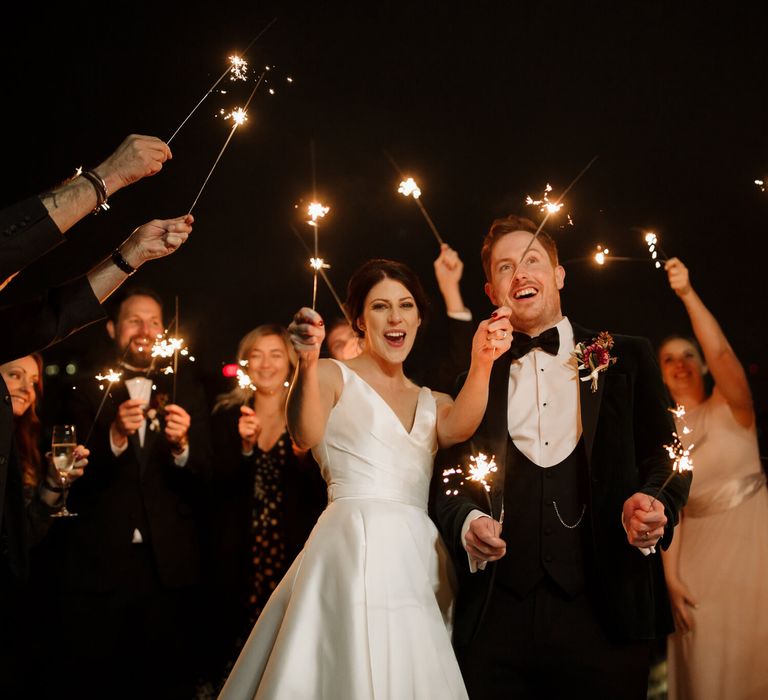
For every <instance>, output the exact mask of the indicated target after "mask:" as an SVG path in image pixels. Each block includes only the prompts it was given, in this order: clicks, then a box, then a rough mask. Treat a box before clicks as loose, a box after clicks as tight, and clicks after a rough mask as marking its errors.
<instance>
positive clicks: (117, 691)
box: [0, 135, 768, 700]
mask: <svg viewBox="0 0 768 700" xmlns="http://www.w3.org/2000/svg"><path fill="white" fill-rule="evenodd" d="M170 157H171V152H170V149H169V148H168V146H167V145H166V144H164V143H163V142H162V141H160V140H158V139H156V138H153V137H147V136H137V135H132V136H129V137H128V138H126V139H125V141H124V142H123V143H122V144H121V145H120V146H119V147H118V149H117V150H116V151H115V152H114V153H113V154H112V155H111V156H110V157H109V158H107V159H106V160H105V161H104V162H103V163H102V164H101V165H99V166H98V167H97V168H94V169H93V170H90V171H86V172H84V173H82V174H80V175H78V176H76V177H75V178H73V179H71V180H69V181H67V182H66V183H64V184H63V185H61V186H59V187H58V188H56V189H55V190H53V191H52V192H49V193H45V194H42V195H39V196H36V197H31V198H30V199H28V200H26V201H25V202H22V203H19V204H16V205H13V206H11V207H8V208H7V209H5V210H3V211H2V212H1V213H0V216H1V218H2V220H1V221H0V230H2V234H3V235H2V236H0V316H1V317H2V319H3V320H4V321H7V328H9V329H10V333H9V334H8V338H7V341H6V342H5V343H3V346H2V348H0V363H2V364H0V377H1V378H2V382H0V389H3V391H2V392H1V393H2V394H3V396H4V401H3V402H1V403H0V518H1V520H2V534H1V538H2V539H1V540H0V544H1V545H2V546H1V547H0V556H1V557H2V560H1V561H0V586H1V590H0V642H1V644H0V691H2V692H1V693H0V694H1V695H2V696H3V697H38V696H40V697H43V696H48V695H57V696H59V697H75V696H78V697H96V696H99V697H103V696H109V697H147V698H150V697H158V698H206V697H216V696H217V695H219V694H220V697H222V698H226V699H227V700H229V699H233V700H234V699H241V698H242V699H245V698H290V699H293V698H334V699H336V698H355V699H357V698H371V699H372V698H392V699H393V700H400V699H405V698H433V697H441V698H467V697H469V698H472V699H473V700H474V699H475V698H477V699H479V700H484V699H486V698H487V699H492V698H508V697H519V698H555V697H565V696H566V695H573V694H574V693H576V695H577V696H578V695H582V694H583V695H585V696H589V697H595V698H619V697H620V698H638V699H640V698H645V697H646V693H647V687H648V673H649V668H650V665H651V663H652V661H653V654H654V650H655V649H656V648H657V645H658V640H663V639H665V638H667V637H668V640H669V642H668V644H669V648H668V653H667V665H668V677H669V697H670V698H672V699H675V700H685V699H688V698H695V699H696V700H699V699H701V698H704V699H706V698H712V699H714V698H723V697H729V698H745V699H746V698H752V697H761V696H762V695H763V694H768V673H767V672H766V670H765V665H764V664H762V663H761V662H760V658H762V656H761V649H764V648H766V647H768V619H766V618H768V588H766V587H765V586H764V585H763V581H764V580H765V578H766V574H768V527H767V526H768V490H767V489H766V479H765V473H764V471H763V468H762V466H761V461H760V456H759V451H758V443H757V434H756V424H755V412H754V409H753V406H752V398H751V394H750V390H749V385H748V382H747V378H746V375H745V372H744V370H743V367H742V366H741V364H740V362H739V360H738V359H737V357H736V355H735V354H734V352H733V350H732V348H731V346H730V345H729V343H728V341H727V339H726V338H725V336H724V334H723V332H722V329H721V328H720V326H719V324H718V323H717V321H716V319H715V318H714V317H713V316H712V314H711V313H710V312H709V310H708V309H707V308H706V306H705V305H704V303H703V301H702V300H701V299H700V297H699V296H698V295H697V294H696V292H695V291H694V289H693V287H692V286H691V282H690V278H689V274H688V271H687V269H686V267H685V266H684V264H683V263H682V262H681V261H680V260H678V259H671V260H669V261H668V262H667V263H666V270H667V274H668V279H669V284H670V288H671V290H673V292H674V293H675V294H677V296H678V297H679V298H680V300H681V301H682V303H683V304H684V307H685V309H686V311H687V312H688V315H689V318H690V321H691V327H692V329H693V334H694V336H695V339H694V338H689V337H686V336H684V335H680V336H675V337H671V338H668V339H666V340H665V341H664V342H662V344H661V345H660V347H659V348H658V354H657V356H655V354H654V352H653V350H652V348H651V345H650V343H649V342H648V341H647V340H646V339H644V338H639V337H635V336H627V335H618V334H610V333H608V332H607V331H605V330H602V329H601V330H590V329H586V328H583V327H581V326H579V325H578V324H577V323H576V322H574V321H572V320H570V319H569V318H568V317H567V316H565V315H564V314H563V311H562V308H561V303H560V290H561V289H562V288H563V287H564V285H565V270H564V268H563V267H562V265H561V264H560V261H559V259H558V253H557V247H556V244H555V242H554V240H553V239H552V238H551V237H550V236H549V235H548V234H547V233H546V232H543V231H541V232H537V226H536V225H535V224H534V223H533V222H532V221H530V220H528V219H525V218H522V217H518V216H514V215H512V216H508V217H506V218H504V219H498V220H496V221H494V222H493V223H492V225H491V227H490V229H489V232H488V233H487V235H486V236H485V239H484V241H483V246H482V249H481V251H480V258H481V261H482V265H483V269H484V272H485V275H486V280H487V282H486V286H485V291H486V294H487V295H488V298H489V300H490V302H491V304H492V305H493V312H492V313H491V314H490V316H489V317H488V318H485V319H483V320H481V321H479V322H475V321H473V315H472V313H471V312H470V311H469V310H468V309H467V308H466V307H465V305H464V301H463V298H462V295H461V290H460V283H461V279H462V274H463V262H462V260H461V258H460V257H459V255H458V254H457V252H456V251H455V250H453V249H451V248H450V247H448V246H447V245H443V246H442V247H441V251H440V254H439V256H438V258H437V259H436V260H435V265H434V269H435V277H436V280H437V283H438V287H439V289H440V292H441V295H442V301H443V305H444V308H445V316H444V318H441V319H440V320H439V322H440V323H442V324H444V325H445V326H446V327H447V331H448V337H449V338H450V342H449V343H448V344H447V345H446V346H445V347H442V348H441V349H440V352H439V353H438V355H437V356H433V357H431V358H430V363H431V364H430V367H429V368H428V371H427V372H425V373H424V376H425V377H426V378H427V380H428V381H427V382H425V383H428V384H429V386H430V387H431V388H428V387H427V386H421V385H419V384H417V383H415V382H414V381H412V379H411V378H409V376H408V375H407V373H406V371H405V369H404V363H405V361H406V359H407V357H408V355H409V353H410V351H411V349H412V347H413V344H414V341H415V339H416V337H417V335H418V334H419V332H420V331H421V328H422V325H423V323H424V322H425V321H426V318H427V309H428V307H429V303H428V300H427V297H426V295H425V293H424V291H423V288H422V285H421V282H420V281H419V279H418V277H417V276H416V275H415V274H414V273H413V271H412V270H410V268H408V267H407V266H406V265H404V264H403V263H400V262H396V261H392V260H387V259H376V260H370V261H367V262H364V263H363V264H362V265H361V266H360V267H359V268H358V270H357V271H356V272H355V273H354V275H353V276H352V277H351V279H350V281H349V285H348V295H347V300H346V303H345V311H346V314H347V318H345V319H328V320H327V322H326V320H324V319H323V318H321V316H320V315H319V314H318V313H317V312H316V311H313V310H312V309H308V308H302V309H300V310H298V311H297V312H296V314H295V316H294V318H293V320H292V321H291V323H290V325H288V326H287V327H284V326H282V325H280V324H277V323H274V322H266V323H263V324H261V325H258V326H256V327H255V328H253V330H250V331H248V332H247V333H245V335H244V336H243V337H242V339H241V341H240V343H239V346H238V348H237V362H238V365H239V366H240V367H242V368H243V372H244V374H245V376H246V377H247V380H248V381H247V382H245V383H240V384H237V385H233V388H232V389H231V390H230V391H228V392H226V393H223V394H221V395H219V396H218V397H216V398H215V400H214V401H209V400H208V398H207V397H206V394H205V392H204V391H203V387H202V385H201V384H200V383H199V381H197V380H196V379H195V377H194V376H193V374H192V373H180V374H178V375H173V374H166V373H165V372H162V371H160V369H162V368H161V367H160V366H159V364H158V361H157V360H156V358H154V357H153V356H152V353H151V352H150V348H151V346H152V344H153V340H154V338H155V337H156V336H157V334H158V333H162V332H163V329H164V328H166V323H165V319H164V311H163V304H162V300H161V299H160V297H159V296H158V295H157V294H156V293H155V292H154V291H153V290H151V289H148V288H144V287H140V286H129V285H126V286H125V287H124V288H123V289H121V290H120V291H119V292H116V291H115V290H117V288H118V287H120V286H121V285H122V284H123V282H125V281H126V280H127V279H128V277H130V276H131V275H133V274H134V273H135V272H136V270H137V269H138V268H139V267H140V266H141V265H143V264H144V263H146V262H149V261H151V260H153V259H156V258H160V257H163V256H165V255H169V254H172V253H173V252H174V251H175V250H177V249H178V248H179V247H180V246H181V245H183V244H184V243H185V241H186V240H187V238H188V236H189V235H190V233H191V231H192V225H193V223H194V222H193V219H192V217H191V216H189V215H187V216H181V217H178V218H175V219H167V220H153V221H150V222H148V223H147V224H144V225H142V226H139V227H138V228H137V229H136V230H135V231H134V232H133V233H132V234H131V235H130V236H129V237H128V238H127V239H126V240H125V242H124V243H123V244H122V245H120V246H119V247H118V248H117V249H115V250H113V251H111V252H110V251H108V250H105V251H104V260H103V262H101V263H99V264H98V265H96V266H95V267H94V268H93V269H91V270H88V271H84V275H83V276H82V277H81V278H78V279H76V280H75V281H73V282H69V283H67V284H66V285H64V286H63V287H61V288H57V289H53V290H41V292H40V293H39V294H38V295H36V296H35V295H33V296H27V297H25V298H21V299H20V298H18V296H14V294H13V289H14V285H15V284H17V282H18V281H19V280H21V279H22V278H23V276H24V270H25V268H26V267H27V266H28V265H29V264H30V263H31V262H33V261H34V260H36V259H37V258H39V257H41V256H42V255H45V254H46V252H47V251H49V250H50V249H51V248H52V247H54V246H55V245H57V244H58V243H59V242H60V241H61V238H62V234H63V233H65V232H66V231H68V230H69V229H70V228H71V227H72V226H74V225H75V224H76V223H77V222H78V221H79V220H80V219H82V218H83V217H84V216H86V215H87V214H88V213H89V212H91V211H93V210H94V209H96V208H98V207H100V206H102V205H103V204H105V202H106V200H107V198H108V197H109V196H112V195H113V194H114V193H115V192H116V191H117V190H118V189H120V188H122V187H125V186H128V185H130V184H132V183H134V182H136V181H138V180H140V179H142V178H144V177H147V176H151V175H154V174H156V173H158V172H160V170H161V169H162V167H163V164H164V163H165V162H166V161H167V160H168V159H169V158H170ZM75 235H76V233H75ZM17 275H18V276H19V280H17V279H16V277H17ZM113 292H114V294H113ZM105 318H106V323H105V332H106V333H107V334H108V335H109V337H110V339H111V340H112V348H113V349H112V354H111V356H110V357H105V358H103V359H104V366H105V367H106V366H111V367H115V368H117V370H118V371H119V372H121V377H120V379H119V381H114V382H113V381H109V382H105V383H102V385H101V386H99V385H98V384H96V383H95V382H93V383H91V384H90V385H82V384H81V385H80V386H79V387H78V388H77V390H75V391H72V392H71V394H70V395H69V396H68V398H67V400H66V401H65V402H64V404H63V406H62V409H61V415H60V416H57V418H56V422H57V423H66V424H71V425H72V426H74V434H75V435H76V436H77V440H76V441H75V442H74V443H73V445H74V448H73V450H72V453H71V459H70V460H69V462H68V463H67V464H66V466H63V463H61V462H60V461H59V457H58V456H57V454H55V453H52V452H49V451H48V445H50V442H48V445H44V444H43V443H42V436H44V435H48V434H49V433H50V431H51V429H52V428H53V426H52V425H50V426H43V425H41V422H40V419H39V418H38V409H39V406H40V401H41V398H42V393H43V381H42V380H43V372H42V358H41V355H40V354H39V353H40V351H41V350H44V349H45V348H46V347H48V346H50V345H51V344H53V343H55V342H58V341H59V340H61V339H62V338H64V337H66V336H67V335H68V334H70V333H72V332H74V331H76V330H77V329H78V328H80V327H82V326H84V325H86V324H89V323H92V322H94V321H97V320H99V319H102V320H103V319H105ZM267 320H268V321H274V320H275V319H267ZM708 374H709V375H711V377H712V378H713V380H714V386H713V388H712V389H711V391H708V389H707V384H706V377H707V375H708ZM676 406H683V407H684V410H682V411H681V410H679V409H678V410H675V411H674V412H672V411H670V410H669V409H670V408H672V407H676ZM675 421H676V422H677V425H675ZM673 433H676V435H678V436H679V439H680V440H682V441H683V443H684V446H687V447H690V449H691V451H692V454H693V455H694V459H695V464H696V470H695V473H693V474H692V473H691V472H687V473H679V474H678V473H673V471H672V469H673V465H672V462H671V460H670V459H669V456H668V453H667V449H666V448H665V445H670V444H672V443H673V442H674V439H675V438H674V436H673ZM481 453H482V454H484V455H486V456H493V457H494V459H495V467H494V471H492V472H488V473H486V474H484V475H483V474H481V475H480V476H478V475H477V473H476V472H471V471H470V465H472V464H473V460H477V461H476V462H475V464H476V465H477V464H479V459H478V457H479V455H480V454H481ZM457 465H464V466H459V467H457ZM458 472H462V473H458ZM67 512H69V513H70V514H71V515H70V516H69V517H66V513H67ZM57 516H64V517H57ZM41 665H44V666H45V668H46V670H47V672H46V673H41Z"/></svg>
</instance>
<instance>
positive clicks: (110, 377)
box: [83, 369, 123, 447]
mask: <svg viewBox="0 0 768 700" xmlns="http://www.w3.org/2000/svg"><path fill="white" fill-rule="evenodd" d="M122 376H123V373H122V372H114V371H113V370H112V369H108V370H107V371H106V372H105V373H104V374H97V375H96V379H98V380H99V381H104V380H106V381H107V382H109V384H108V385H107V390H106V391H105V392H104V396H102V397H101V403H99V407H98V408H97V409H96V415H95V416H94V417H93V422H92V423H91V427H90V429H89V430H88V435H86V436H85V441H84V442H83V447H88V441H89V440H90V439H91V435H93V429H94V428H95V427H96V421H98V419H99V416H100V415H101V412H102V410H103V409H104V404H105V403H106V401H107V396H109V392H110V391H111V390H112V385H113V384H114V383H115V382H119V381H120V377H122ZM102 388H103V387H102Z"/></svg>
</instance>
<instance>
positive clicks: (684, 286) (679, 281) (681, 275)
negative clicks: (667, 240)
mask: <svg viewBox="0 0 768 700" xmlns="http://www.w3.org/2000/svg"><path fill="white" fill-rule="evenodd" d="M664 269H665V270H666V272H667V278H668V279H669V286H670V287H672V290H673V291H674V292H675V294H677V296H679V297H684V296H686V295H687V294H688V293H689V292H690V291H691V290H692V289H693V288H692V287H691V280H690V277H689V275H688V268H687V267H686V266H685V265H683V262H682V260H680V259H679V258H670V259H669V260H667V262H665V263H664Z"/></svg>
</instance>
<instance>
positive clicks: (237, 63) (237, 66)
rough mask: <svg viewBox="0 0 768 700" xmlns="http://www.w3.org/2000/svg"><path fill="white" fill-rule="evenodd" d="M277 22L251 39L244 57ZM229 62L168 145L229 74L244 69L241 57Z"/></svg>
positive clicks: (272, 22)
mask: <svg viewBox="0 0 768 700" xmlns="http://www.w3.org/2000/svg"><path fill="white" fill-rule="evenodd" d="M275 22H277V17H273V18H272V20H271V21H270V22H269V23H267V26H266V27H264V29H262V30H261V31H260V32H259V33H258V34H257V35H256V36H255V37H253V39H251V41H250V42H249V44H248V46H246V47H245V51H243V56H245V54H247V53H248V50H249V49H250V48H251V46H253V45H254V44H255V43H256V42H257V41H258V40H259V39H260V38H261V37H262V36H263V34H264V33H265V32H266V31H267V30H268V29H269V28H270V27H271V26H272V25H273V24H274V23H275ZM229 60H230V65H229V66H228V67H227V69H226V70H225V71H224V72H223V73H222V74H221V75H220V76H219V78H218V79H217V80H216V82H215V83H214V84H213V85H211V87H210V88H208V92H206V93H205V94H204V95H203V97H202V98H201V99H200V101H199V102H198V103H197V104H196V105H195V106H194V107H193V108H192V111H191V112H190V113H189V114H188V115H187V116H186V117H184V120H183V121H182V122H181V124H179V126H178V127H177V128H176V131H174V132H173V133H172V134H171V138H169V139H168V140H167V141H166V143H167V144H168V145H170V143H171V141H173V139H174V138H175V137H176V135H177V134H178V133H179V132H180V131H181V127H183V126H184V125H185V124H186V123H187V121H188V120H189V118H190V117H191V116H192V115H193V114H194V113H195V112H196V111H197V108H198V107H199V106H200V105H201V104H203V102H205V100H206V98H207V97H208V95H210V94H211V93H212V92H213V91H214V90H215V89H216V87H217V85H218V84H219V83H220V82H221V81H222V80H224V78H225V77H226V75H227V73H229V72H230V71H233V72H235V70H236V69H237V70H240V69H241V67H242V63H243V62H244V61H243V59H242V58H240V57H239V56H230V57H229ZM243 79H244V78H243Z"/></svg>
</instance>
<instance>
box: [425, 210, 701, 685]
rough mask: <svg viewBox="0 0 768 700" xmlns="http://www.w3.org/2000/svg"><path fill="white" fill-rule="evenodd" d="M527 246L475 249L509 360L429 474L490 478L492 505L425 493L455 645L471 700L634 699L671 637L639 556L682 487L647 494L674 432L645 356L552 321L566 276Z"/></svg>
mask: <svg viewBox="0 0 768 700" xmlns="http://www.w3.org/2000/svg"><path fill="white" fill-rule="evenodd" d="M536 231H537V227H536V225H535V224H534V223H533V222H532V221H530V220H528V219H524V218H521V217H516V216H510V217H507V218H506V219H499V220H496V221H494V222H493V224H492V225H491V227H490V230H489V232H488V234H487V235H486V237H485V239H484V241H483V246H482V250H481V259H482V263H483V268H484V271H485V274H486V279H487V282H486V285H485V291H486V293H487V295H488V297H489V298H490V300H491V302H492V303H493V304H494V305H499V304H504V305H506V306H508V307H509V308H510V309H511V312H510V322H511V324H512V328H513V342H512V348H511V350H510V352H509V353H508V354H507V355H505V356H504V357H503V358H502V359H501V360H500V361H498V362H496V363H495V365H494V367H493V371H492V374H491V379H490V388H489V398H488V405H487V408H486V410H485V415H484V417H483V420H482V422H481V423H480V427H479V429H478V430H477V432H476V433H475V435H474V436H473V437H472V439H471V440H470V441H469V442H467V443H465V444H463V445H461V446H459V448H458V449H456V450H455V451H452V452H451V453H450V454H446V455H444V456H443V458H442V459H440V460H438V464H439V465H440V466H441V467H446V466H452V465H455V464H469V458H470V457H471V456H474V455H477V454H478V453H483V454H485V455H487V456H493V457H494V458H495V462H496V464H497V465H498V471H496V472H495V473H493V474H491V475H490V482H491V483H490V486H491V489H490V492H486V491H485V489H482V488H481V486H480V485H478V486H477V488H474V489H473V488H472V486H473V485H472V484H470V483H467V482H466V481H465V483H464V485H460V486H457V487H456V488H454V489H453V490H451V491H450V495H449V494H448V491H449V489H446V488H445V487H442V488H438V489H437V490H436V503H435V506H434V512H435V517H436V519H437V522H438V523H439V527H440V530H441V532H442V533H443V536H444V537H445V540H446V543H447V544H448V546H449V548H450V549H451V551H452V553H453V556H454V562H455V566H456V569H457V572H458V575H459V593H458V596H457V600H456V622H455V627H454V630H455V631H454V646H455V649H456V652H457V655H458V658H459V662H460V664H461V667H462V672H463V674H464V680H465V681H466V684H467V690H468V691H469V694H470V697H472V698H473V700H475V699H477V700H484V699H486V698H487V699H489V700H490V699H494V700H495V699H501V698H509V697H525V698H542V699H545V698H546V699H549V698H554V697H567V696H568V695H573V694H574V693H576V694H582V695H586V696H590V697H601V698H628V699H629V698H634V699H636V700H641V699H642V700H644V699H645V697H646V688H647V683H648V671H649V664H650V656H651V649H652V645H651V641H652V640H653V639H654V638H655V637H657V636H659V635H664V634H666V633H667V632H668V631H669V629H670V627H671V623H672V620H671V613H670V610H669V602H668V600H667V595H666V590H665V586H664V577H663V572H662V566H661V560H660V558H659V556H658V554H654V553H653V551H652V550H653V548H654V547H655V546H656V545H660V544H661V545H663V546H667V545H668V544H669V541H670V539H671V537H672V527H673V524H674V523H675V522H676V521H677V517H678V512H679V509H680V508H681V507H682V505H683V504H684V502H685V498H686V495H687V491H688V484H689V481H688V478H687V477H679V478H677V479H674V480H673V481H672V482H671V483H670V484H669V485H668V486H667V488H666V489H665V490H664V491H663V492H662V493H658V491H659V488H660V487H661V485H662V484H663V483H664V482H665V480H666V478H667V476H668V475H669V474H670V470H671V464H670V461H669V459H668V457H667V454H666V451H665V449H664V447H663V445H664V444H668V443H669V442H670V440H671V433H672V421H671V416H670V414H669V413H668V412H667V411H666V406H665V401H664V388H663V385H662V383H661V378H660V376H659V372H658V367H657V366H656V364H655V362H654V359H653V353H652V350H651V347H650V343H649V342H648V341H647V340H645V339H643V338H637V337H633V336H618V335H614V336H611V335H610V334H608V333H606V332H602V333H597V332H595V331H590V330H587V329H585V328H582V327H580V326H577V325H576V324H575V323H571V321H570V320H569V319H568V318H567V317H565V316H563V313H562V310H561V305H560V290H561V289H562V288H563V286H564V282H565V269H564V268H563V267H562V266H561V265H560V264H559V261H558V256H557V248H556V246H555V243H554V241H553V240H552V238H551V237H550V236H548V235H547V234H546V233H545V232H541V233H540V234H539V235H538V236H535V232H536ZM574 353H577V354H579V355H580V356H581V358H582V360H583V362H581V363H580V364H584V362H586V366H587V367H588V370H589V371H588V372H584V371H583V370H582V371H581V372H580V370H579V369H578V366H577V358H576V357H575V356H574ZM590 358H591V359H592V362H590ZM593 365H594V366H593ZM438 473H439V472H438ZM440 486H442V484H440ZM453 491H458V492H459V493H458V494H454V493H453ZM654 497H655V500H654ZM507 549H508V551H507Z"/></svg>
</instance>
